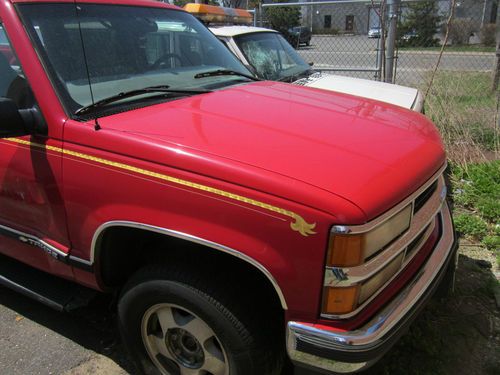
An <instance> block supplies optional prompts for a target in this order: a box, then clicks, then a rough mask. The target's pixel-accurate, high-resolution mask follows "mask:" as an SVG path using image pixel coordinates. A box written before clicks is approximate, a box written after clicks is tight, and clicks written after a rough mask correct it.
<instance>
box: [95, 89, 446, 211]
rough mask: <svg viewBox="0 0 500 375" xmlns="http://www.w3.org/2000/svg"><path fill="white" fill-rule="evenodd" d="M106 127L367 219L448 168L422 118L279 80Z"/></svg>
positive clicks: (146, 111)
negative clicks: (301, 189)
mask: <svg viewBox="0 0 500 375" xmlns="http://www.w3.org/2000/svg"><path fill="white" fill-rule="evenodd" d="M100 124H101V126H102V127H103V129H108V130H111V129H115V130H118V131H125V132H127V133H135V134H137V135H138V136H142V137H146V138H148V139H149V140H150V141H152V142H154V143H159V144H162V145H170V146H175V147H177V148H178V149H181V150H184V151H186V152H190V153H194V154H197V155H200V156H201V157H202V158H211V157H216V158H223V159H225V160H229V161H231V162H238V164H240V165H241V164H244V165H248V166H252V169H253V170H255V168H258V169H260V170H266V171H267V172H272V173H274V174H279V175H282V176H286V177H287V179H288V178H291V179H293V180H295V181H301V182H303V183H306V184H308V185H313V186H315V187H316V188H319V189H322V190H324V191H328V192H330V193H333V194H336V195H338V196H341V197H343V198H344V199H347V200H349V201H350V202H352V203H354V204H355V205H357V206H358V207H359V208H361V209H362V210H363V211H364V212H365V214H366V216H367V219H371V218H373V217H375V216H376V215H379V214H380V213H382V212H384V211H385V210H387V209H389V208H390V207H392V206H393V205H395V204H396V203H398V202H399V201H401V200H402V199H403V198H405V197H406V196H408V195H409V194H410V193H411V192H413V191H414V190H415V189H416V188H417V187H418V186H420V185H421V184H423V183H424V182H425V181H426V180H427V179H428V178H429V177H430V176H431V175H432V174H433V173H434V172H436V171H437V169H438V168H439V167H440V166H441V165H442V164H443V163H444V161H445V155H444V152H443V147H442V144H441V141H440V138H439V134H438V132H437V130H436V129H435V127H434V125H433V124H432V123H431V122H430V121H429V120H428V119H427V118H425V117H424V116H422V115H420V114H418V113H415V112H412V111H408V110H404V109H401V108H399V107H396V106H392V105H388V104H384V103H380V102H377V101H373V100H367V99H362V98H357V97H353V96H349V95H344V94H339V93H334V92H327V91H322V90H316V89H310V88H304V87H298V86H293V85H287V84H282V83H276V82H260V83H253V84H246V85H241V86H236V87H232V88H229V89H226V90H220V91H217V92H214V93H209V94H203V95H197V96H193V97H190V98H186V99H181V100H175V101H172V102H168V103H164V104H160V105H155V106H151V107H146V108H142V109H138V110H134V111H129V112H126V113H121V114H117V115H114V116H110V117H107V118H103V119H101V120H100ZM195 172H198V173H203V174H206V171H195ZM267 172H266V173H267ZM214 177H219V176H214ZM224 179H226V180H231V177H230V176H224ZM233 182H237V183H240V184H241V181H233ZM250 187H252V186H250ZM280 194H281V195H282V196H285V197H286V192H280ZM316 208H319V209H325V208H324V207H316ZM333 214H335V213H333Z"/></svg>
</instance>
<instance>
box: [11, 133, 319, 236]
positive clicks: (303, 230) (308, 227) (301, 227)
mask: <svg viewBox="0 0 500 375" xmlns="http://www.w3.org/2000/svg"><path fill="white" fill-rule="evenodd" d="M5 140H7V141H10V142H14V143H18V144H21V145H25V146H33V147H37V148H41V149H45V150H48V151H53V152H57V153H60V154H63V155H68V156H73V157H76V158H79V159H84V160H90V161H93V162H95V163H98V164H102V165H107V166H111V167H115V168H118V169H123V170H127V171H131V172H134V173H137V174H140V175H143V176H149V177H153V178H156V179H158V180H163V181H168V182H170V183H173V184H177V185H182V186H187V187H189V188H192V189H196V190H201V191H206V192H208V193H212V194H215V195H219V196H222V197H225V198H229V199H233V200H235V201H238V202H243V203H246V204H249V205H252V206H256V207H260V208H262V209H265V210H268V211H272V212H276V213H278V214H281V215H284V216H288V217H290V218H292V219H293V220H295V221H294V222H292V223H290V227H291V228H292V229H293V230H294V231H297V232H299V233H300V234H301V235H303V236H305V237H307V236H309V235H311V234H315V233H316V232H314V231H313V229H314V228H315V227H316V223H312V224H309V223H307V222H306V221H305V220H304V218H302V216H300V215H298V214H296V213H295V212H292V211H288V210H285V209H283V208H279V207H276V206H273V205H270V204H267V203H264V202H259V201H257V200H254V199H251V198H247V197H244V196H241V195H238V194H233V193H230V192H227V191H224V190H220V189H216V188H213V187H210V186H206V185H201V184H197V183H195V182H191V181H186V180H182V179H180V178H176V177H172V176H168V175H165V174H161V173H157V172H152V171H148V170H146V169H142V168H137V167H134V166H131V165H127V164H123V163H117V162H114V161H111V160H106V159H102V158H99V157H96V156H92V155H87V154H82V153H80V152H76V151H71V150H67V149H62V148H60V147H55V146H47V145H42V144H39V143H33V142H30V141H26V140H24V139H19V138H5Z"/></svg>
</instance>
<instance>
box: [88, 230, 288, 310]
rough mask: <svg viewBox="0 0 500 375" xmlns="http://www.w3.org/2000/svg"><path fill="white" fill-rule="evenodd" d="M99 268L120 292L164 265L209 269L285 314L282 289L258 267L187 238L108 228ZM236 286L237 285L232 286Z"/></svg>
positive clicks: (100, 245) (105, 281) (99, 248)
mask: <svg viewBox="0 0 500 375" xmlns="http://www.w3.org/2000/svg"><path fill="white" fill-rule="evenodd" d="M94 250H95V259H94V260H95V266H96V270H97V272H98V277H99V279H100V282H101V283H102V284H103V286H104V287H106V288H112V289H120V288H121V287H122V286H123V285H124V284H125V283H126V281H127V280H128V279H129V278H130V277H131V276H132V275H133V274H134V273H135V272H136V271H138V270H139V269H141V268H143V267H146V266H150V265H154V264H162V263H174V264H178V265H179V267H189V268H190V269H192V270H193V272H199V271H203V272H202V273H204V274H206V272H207V270H208V271H210V273H211V274H212V275H214V276H215V275H217V277H219V278H223V279H224V281H225V282H228V283H237V285H239V287H238V289H239V290H240V291H241V293H240V294H241V295H245V296H248V297H250V298H252V299H258V301H259V303H265V304H264V305H262V306H266V308H269V309H277V310H280V311H281V313H283V311H282V310H283V308H286V304H285V302H284V299H283V298H282V295H280V294H281V290H279V288H278V290H277V289H275V287H274V286H273V283H272V282H271V280H270V279H269V278H268V277H267V276H266V275H265V274H264V273H263V272H262V271H261V270H260V269H258V268H257V267H256V266H254V265H253V264H250V263H249V262H247V261H245V260H243V259H240V258H238V257H237V256H234V255H231V254H228V253H226V252H223V251H218V250H217V249H214V248H212V247H210V246H206V245H202V244H199V243H196V242H192V241H189V240H186V239H183V238H177V237H173V236H169V235H165V234H162V233H157V232H154V231H149V230H145V229H143V228H133V227H129V226H114V227H109V228H107V229H105V230H104V231H103V232H102V233H101V234H100V235H99V239H98V240H97V241H96V248H95V249H94ZM232 285H234V284H232Z"/></svg>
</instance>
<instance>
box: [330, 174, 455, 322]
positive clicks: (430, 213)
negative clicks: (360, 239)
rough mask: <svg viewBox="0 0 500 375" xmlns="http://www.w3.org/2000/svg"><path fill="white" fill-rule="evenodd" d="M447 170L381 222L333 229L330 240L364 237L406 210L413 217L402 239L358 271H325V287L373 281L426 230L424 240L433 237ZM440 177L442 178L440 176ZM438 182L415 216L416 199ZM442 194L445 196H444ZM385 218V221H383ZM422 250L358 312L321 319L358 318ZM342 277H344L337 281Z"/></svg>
mask: <svg viewBox="0 0 500 375" xmlns="http://www.w3.org/2000/svg"><path fill="white" fill-rule="evenodd" d="M445 168H446V165H444V166H443V167H442V168H441V169H440V170H439V171H438V172H437V173H435V174H434V175H433V177H432V178H431V179H429V180H428V181H427V182H426V183H425V184H424V185H422V186H421V187H420V188H419V189H418V190H417V191H416V192H415V193H413V194H411V195H410V196H409V197H408V198H407V199H405V200H404V201H403V202H401V203H399V204H398V205H396V207H394V208H393V209H391V210H389V212H388V213H386V214H384V215H382V216H380V217H379V218H377V219H375V220H373V221H372V222H370V223H367V224H363V225H359V226H352V227H346V226H334V227H333V228H332V230H331V232H330V233H331V234H330V240H331V238H332V237H333V236H334V235H335V233H336V232H337V231H338V230H339V229H341V230H350V231H351V233H364V232H366V231H370V230H373V229H374V228H377V227H379V226H380V225H383V224H384V222H386V221H387V220H390V219H391V218H392V217H394V216H395V215H398V214H399V213H400V212H401V211H402V210H404V209H406V208H407V207H408V206H409V205H411V206H412V214H411V219H410V226H409V227H408V229H407V230H406V231H405V232H404V233H403V234H401V235H399V236H398V237H397V238H396V239H395V240H394V241H393V242H392V243H390V244H389V246H387V247H386V248H385V249H383V251H380V252H379V253H378V254H377V255H375V256H374V257H373V258H371V259H370V260H368V261H367V262H366V263H363V264H361V265H359V266H355V267H325V273H324V278H323V286H324V287H339V288H341V287H349V286H352V285H357V284H360V283H363V282H366V281H368V280H369V279H370V278H372V277H374V276H375V275H377V274H378V273H379V272H381V271H382V270H383V269H384V268H385V267H387V265H388V264H390V263H391V262H392V261H393V260H394V259H396V258H397V257H398V256H400V254H401V253H403V252H405V253H406V251H407V249H408V246H409V245H410V244H411V243H412V241H413V240H414V239H415V238H417V237H418V236H419V235H421V234H422V232H423V231H424V230H426V228H427V233H426V234H425V235H424V236H425V237H427V238H428V237H429V236H430V234H431V228H428V226H429V225H430V224H431V223H432V221H433V220H435V219H436V215H437V213H438V212H439V211H440V210H441V209H442V206H443V203H444V202H445V199H446V183H445V181H444V178H443V176H442V172H443V170H444V169H445ZM440 173H441V174H440ZM436 181H437V186H436V190H435V191H434V193H433V194H432V195H431V196H430V197H429V199H428V200H427V202H425V204H424V205H423V206H422V207H421V208H420V209H419V210H418V211H417V212H416V213H414V212H413V207H414V201H415V199H416V198H417V197H418V196H419V195H420V194H422V193H423V192H424V191H425V190H426V189H427V188H429V186H431V185H432V184H434V183H435V182H436ZM443 191H444V192H445V193H444V194H443ZM382 217H383V218H382ZM424 243H425V242H423V241H420V243H419V244H418V246H419V247H421V246H423V244H424ZM418 250H419V249H415V251H413V252H412V253H411V254H410V256H409V257H408V258H406V254H405V258H403V262H402V264H401V266H400V268H399V270H398V271H397V272H396V273H395V274H394V275H392V276H391V277H390V279H389V280H388V281H387V282H385V283H384V284H383V286H382V287H380V288H379V289H378V290H377V291H376V292H375V293H373V294H372V295H371V296H370V297H368V298H367V299H366V300H365V301H363V302H362V303H361V304H360V305H359V306H357V307H356V309H355V310H353V311H351V312H349V313H345V314H327V313H321V317H323V318H326V319H349V318H351V317H353V316H354V315H356V314H358V313H359V312H360V311H361V310H363V309H364V308H365V307H366V305H368V304H369V303H370V302H371V301H372V300H373V299H374V298H375V297H376V296H377V295H379V294H380V293H381V292H382V291H383V289H384V288H385V286H387V285H388V284H389V283H390V282H391V281H392V280H393V279H394V278H396V277H397V276H398V275H399V274H400V273H401V272H402V271H403V270H404V267H405V266H406V265H407V264H408V263H409V262H410V261H411V259H413V257H414V256H415V255H416V254H417V253H418ZM339 275H341V276H342V277H338V276H339Z"/></svg>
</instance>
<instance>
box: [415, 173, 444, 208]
mask: <svg viewBox="0 0 500 375" xmlns="http://www.w3.org/2000/svg"><path fill="white" fill-rule="evenodd" d="M437 186H438V181H437V180H436V181H434V183H433V184H432V185H431V186H429V187H428V188H427V189H425V190H424V192H423V193H422V194H420V195H419V196H418V197H417V198H415V201H414V203H413V213H417V212H418V211H419V210H420V209H421V208H422V207H424V206H425V204H426V203H427V201H428V200H429V198H430V197H432V194H434V192H435V191H436V188H437Z"/></svg>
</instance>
